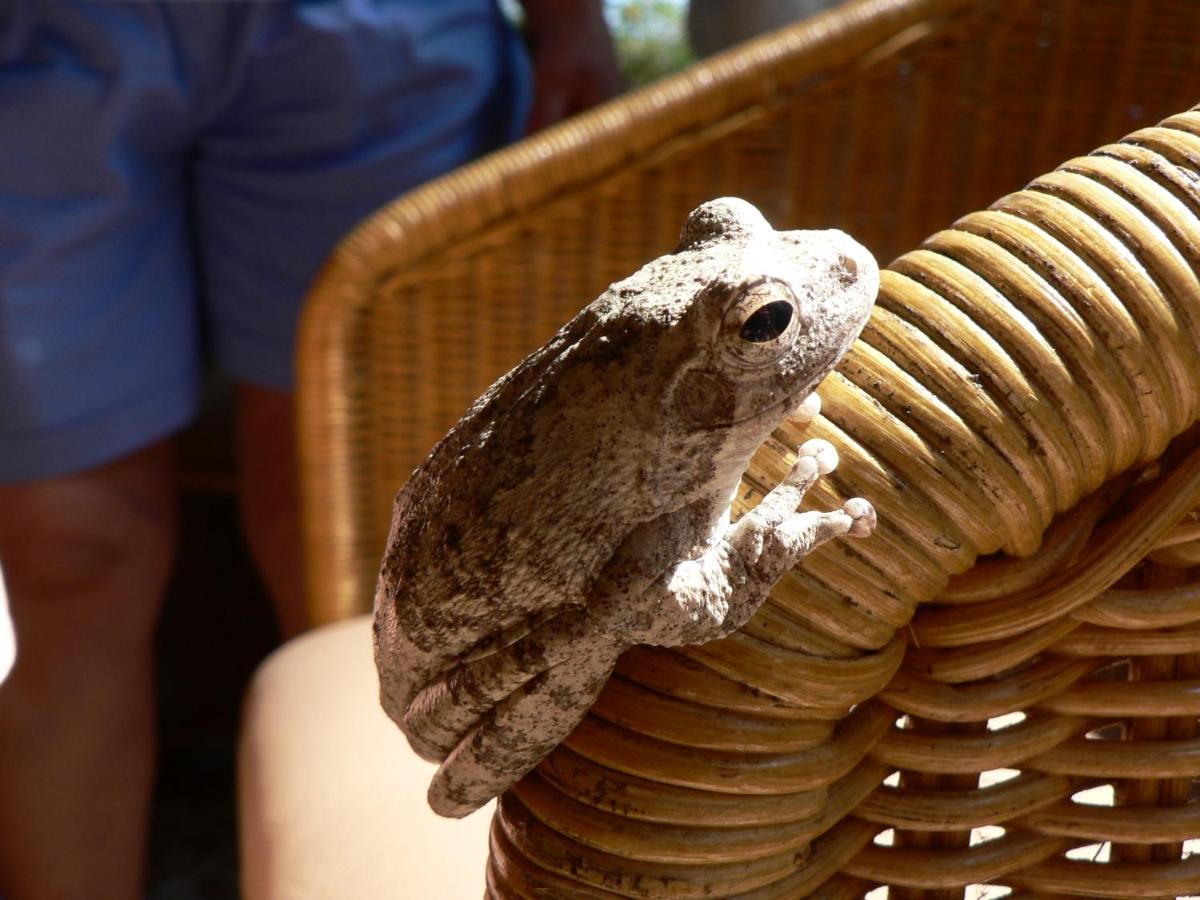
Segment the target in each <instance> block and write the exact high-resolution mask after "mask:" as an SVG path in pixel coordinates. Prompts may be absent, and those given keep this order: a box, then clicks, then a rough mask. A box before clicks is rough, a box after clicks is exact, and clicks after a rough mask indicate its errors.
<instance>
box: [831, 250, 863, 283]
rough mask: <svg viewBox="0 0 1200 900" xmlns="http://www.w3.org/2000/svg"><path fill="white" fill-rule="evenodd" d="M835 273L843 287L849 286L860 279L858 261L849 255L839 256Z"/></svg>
mask: <svg viewBox="0 0 1200 900" xmlns="http://www.w3.org/2000/svg"><path fill="white" fill-rule="evenodd" d="M834 275H835V276H836V277H837V280H838V282H839V283H840V284H841V285H842V286H843V287H849V286H850V285H852V284H854V282H856V281H857V280H858V263H856V262H855V261H854V260H853V259H851V258H850V257H849V256H839V257H838V261H837V265H836V266H834Z"/></svg>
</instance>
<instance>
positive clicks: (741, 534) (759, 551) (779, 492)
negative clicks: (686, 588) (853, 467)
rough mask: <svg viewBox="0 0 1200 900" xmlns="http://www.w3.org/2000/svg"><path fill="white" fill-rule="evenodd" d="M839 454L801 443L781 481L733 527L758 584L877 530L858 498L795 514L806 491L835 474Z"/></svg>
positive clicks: (819, 443) (823, 444) (823, 445)
mask: <svg viewBox="0 0 1200 900" xmlns="http://www.w3.org/2000/svg"><path fill="white" fill-rule="evenodd" d="M837 464H838V454H837V450H836V449H834V446H833V445H832V444H830V443H829V442H828V441H824V440H820V439H814V440H811V441H805V442H804V443H803V444H802V445H801V446H800V448H799V450H798V451H797V457H796V461H795V463H794V464H793V465H792V468H791V471H790V472H788V474H787V477H785V478H784V479H783V481H781V482H780V483H779V484H778V485H777V486H776V487H775V488H774V489H773V490H772V491H771V492H770V493H768V494H767V495H766V496H765V497H764V498H763V499H762V501H761V502H760V503H759V504H758V506H756V507H755V508H754V509H752V510H750V511H749V512H748V513H746V515H745V516H743V517H742V519H740V520H739V521H738V523H737V524H736V525H735V526H734V529H733V533H732V542H733V544H734V546H735V547H737V548H738V549H739V550H740V551H741V552H742V553H743V558H744V560H745V562H746V563H747V564H749V565H750V566H751V567H752V568H753V569H754V570H755V571H756V572H757V574H758V576H759V578H760V580H765V581H768V582H770V583H772V584H773V583H774V581H775V580H776V579H778V577H779V576H780V575H782V574H783V572H785V571H786V570H787V569H789V568H791V567H792V566H793V565H795V564H796V562H798V561H799V560H800V559H801V558H802V557H804V556H805V555H807V554H808V553H810V552H812V551H813V550H815V549H816V548H817V547H818V546H820V545H821V544H823V543H825V542H826V541H828V540H830V539H832V538H835V537H840V536H842V535H851V536H853V537H865V536H866V535H869V534H871V532H872V531H873V530H874V528H875V509H874V507H872V506H871V504H870V503H869V502H867V501H866V500H864V499H862V498H861V497H855V498H853V499H851V500H848V501H846V503H845V505H844V506H843V507H842V508H841V509H839V510H834V511H832V512H799V511H798V509H799V506H800V503H801V501H802V500H803V499H804V495H805V494H806V493H807V492H808V490H809V489H810V488H811V487H812V486H813V485H814V484H816V482H817V481H818V480H819V479H820V477H821V476H822V475H827V474H829V473H830V472H832V471H834V469H836V468H837Z"/></svg>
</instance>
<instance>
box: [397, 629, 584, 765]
mask: <svg viewBox="0 0 1200 900" xmlns="http://www.w3.org/2000/svg"><path fill="white" fill-rule="evenodd" d="M586 639H587V633H586V613H585V611H584V610H583V609H582V608H581V607H576V608H571V609H568V610H566V611H564V612H561V613H559V614H558V615H556V616H554V617H552V618H550V619H548V620H547V621H545V622H542V623H541V624H540V625H537V626H536V627H534V628H533V629H532V630H531V631H528V632H526V633H525V634H524V635H521V636H520V637H517V638H516V639H515V640H508V641H506V642H503V643H500V644H499V645H498V646H496V647H495V648H489V649H490V652H487V653H486V654H483V655H473V654H471V653H467V654H463V656H461V657H460V658H459V660H458V661H457V662H456V663H455V664H454V665H453V666H452V667H451V668H449V669H448V670H446V671H445V672H443V673H442V675H441V676H440V677H439V678H437V679H435V680H433V681H432V682H430V683H429V684H427V685H425V686H424V687H423V688H422V689H421V690H420V691H419V692H418V693H417V694H416V696H415V697H414V698H413V699H412V701H411V702H410V703H409V705H408V708H407V709H406V710H405V711H404V715H403V718H402V720H401V722H400V726H401V728H402V729H403V731H404V733H405V734H406V735H408V740H409V743H411V744H412V746H413V749H414V750H416V751H417V753H419V754H420V755H421V756H422V757H424V758H425V759H434V760H444V759H445V758H446V756H447V754H449V753H450V752H451V751H452V750H453V749H454V748H455V746H457V745H458V744H459V742H460V741H462V739H463V736H464V735H466V734H467V733H468V732H470V730H471V729H472V728H473V727H474V726H475V725H476V724H477V723H478V722H480V720H481V719H483V718H484V717H485V716H486V714H487V713H489V711H490V710H492V709H493V708H494V707H495V706H496V705H497V704H499V703H500V702H502V701H503V700H504V699H505V698H507V697H509V696H510V695H512V694H513V693H515V692H516V691H518V690H520V689H521V688H522V687H523V686H524V685H526V684H527V683H528V682H530V681H531V680H533V679H534V678H537V677H538V676H539V675H541V674H542V673H543V672H545V671H546V670H548V669H550V668H552V667H554V666H557V665H559V664H560V663H562V662H564V661H567V660H569V659H571V658H572V657H573V656H574V655H576V654H577V653H578V652H579V651H578V647H577V644H578V642H580V641H584V640H586Z"/></svg>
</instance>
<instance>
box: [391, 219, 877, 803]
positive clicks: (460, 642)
mask: <svg viewBox="0 0 1200 900" xmlns="http://www.w3.org/2000/svg"><path fill="white" fill-rule="evenodd" d="M878 287H879V271H878V268H877V266H876V264H875V260H874V259H873V258H872V257H871V255H870V253H868V252H867V251H866V250H865V249H864V248H863V247H861V246H860V245H859V244H857V243H855V242H854V241H853V240H852V239H850V238H849V237H848V236H847V235H845V234H843V233H841V232H839V231H783V232H776V231H775V230H773V229H772V228H771V227H770V226H769V225H768V224H767V223H766V221H765V220H764V219H763V217H762V216H761V215H760V214H759V212H758V211H757V210H756V209H755V208H754V207H753V206H751V205H750V204H748V203H746V202H744V201H741V200H737V199H731V198H726V199H721V200H714V201H711V202H709V203H706V204H704V205H703V206H701V207H700V208H698V209H697V210H695V211H694V212H693V213H692V214H691V215H690V216H688V219H687V221H686V223H685V224H684V227H683V234H682V236H681V238H680V242H679V246H678V247H677V248H676V249H675V251H674V252H672V253H670V254H668V255H666V256H663V257H661V258H659V259H656V260H654V261H653V262H651V263H649V264H648V265H646V266H644V267H643V268H642V269H640V270H639V271H637V272H635V273H634V274H633V275H631V276H629V277H628V278H626V279H625V280H624V281H620V282H617V283H616V284H614V285H612V287H610V288H609V289H608V290H607V291H605V292H604V293H603V294H602V295H601V296H600V297H599V299H597V300H596V301H595V302H593V303H592V304H591V305H589V306H588V307H586V308H585V309H584V310H583V311H582V312H580V313H579V314H578V315H577V316H576V317H575V318H574V319H572V320H571V321H570V322H568V323H567V324H566V325H565V326H564V327H563V328H562V329H561V330H560V331H559V332H558V333H557V334H556V335H555V336H554V337H553V338H552V339H551V340H550V342H549V343H548V344H546V345H545V346H544V347H542V348H541V349H540V350H538V351H537V352H535V353H534V354H533V355H531V356H529V357H528V358H527V359H526V360H525V361H524V362H522V363H521V364H520V365H518V366H517V367H516V368H515V369H513V370H512V371H511V372H509V373H508V374H507V375H505V376H504V377H503V378H501V379H500V380H499V381H497V382H496V383H495V384H494V385H492V387H491V388H489V389H488V391H487V393H485V394H484V395H483V396H482V397H480V398H479V400H478V401H476V403H475V404H474V406H472V407H471V408H470V410H468V411H467V413H466V415H465V416H463V418H462V420H461V421H460V422H459V423H458V424H457V425H456V426H455V427H454V428H453V430H451V431H450V433H449V434H447V435H446V437H445V438H443V439H442V441H441V442H440V443H439V444H438V445H437V447H436V448H435V449H434V451H433V453H432V455H431V456H430V457H429V459H428V460H426V461H425V463H424V464H422V465H421V466H420V467H419V468H418V469H417V470H416V471H415V472H414V473H413V476H412V478H411V479H410V480H409V482H408V483H407V484H406V485H405V486H404V488H403V489H402V490H401V491H400V493H399V495H398V496H397V498H396V506H395V513H394V516H393V519H392V526H391V532H390V534H389V536H388V544H387V551H386V554H385V556H384V560H383V567H382V572H381V575H380V579H379V588H378V592H377V595H376V600H375V655H376V662H377V665H378V668H379V674H380V680H381V693H382V700H383V706H384V708H385V709H386V710H387V712H388V714H389V715H390V716H391V717H392V718H393V719H394V720H395V721H396V722H397V723H398V724H399V726H400V728H401V729H403V731H404V733H405V734H406V735H407V736H408V739H409V742H410V743H411V744H412V746H413V747H414V748H415V749H416V751H417V752H418V753H419V754H420V755H421V756H423V757H425V758H426V759H429V760H433V761H437V762H441V768H440V769H439V770H438V771H437V774H436V775H435V776H434V779H433V783H432V785H431V787H430V790H429V802H430V805H431V806H432V807H433V809H434V810H435V811H436V812H438V813H441V814H442V815H447V816H464V815H467V814H468V813H470V812H472V811H473V810H475V809H477V808H478V807H479V806H481V805H482V804H484V803H485V802H487V800H489V799H490V798H491V797H493V796H496V795H497V794H499V793H500V792H501V791H503V790H504V789H505V788H507V787H508V786H509V785H511V784H512V783H513V782H515V781H516V780H517V779H519V778H520V777H521V776H522V775H524V774H525V773H526V772H528V771H529V770H530V769H531V768H533V766H535V765H536V764H537V763H538V761H539V760H541V759H542V757H544V756H545V755H546V754H547V753H549V752H550V750H552V749H553V748H554V747H555V745H557V744H558V743H559V742H560V741H561V740H562V739H563V738H564V737H566V735H567V734H568V733H569V732H570V731H571V729H572V728H573V727H574V726H575V725H576V724H577V723H578V722H579V720H580V719H581V718H582V717H583V715H584V713H585V712H586V711H587V709H588V707H589V706H590V705H591V704H592V702H593V701H594V700H595V698H596V695H597V694H598V693H599V691H600V689H601V687H602V686H603V685H604V682H605V679H606V678H607V677H608V675H609V673H610V672H611V671H612V668H613V665H614V664H615V663H616V660H617V657H618V656H619V655H620V653H621V652H622V651H623V650H624V649H625V648H627V647H630V646H632V645H634V644H658V645H666V646H673V645H679V644H696V643H701V642H704V641H711V640H713V639H715V638H719V637H722V636H724V635H727V634H729V633H730V632H732V631H734V630H735V629H737V628H739V627H740V626H741V625H742V624H744V623H745V622H746V621H747V620H748V619H749V618H750V616H751V615H753V614H754V612H755V610H757V609H758V607H759V606H760V605H761V604H762V602H763V600H764V599H766V597H767V593H768V592H769V591H770V590H771V587H772V586H773V585H774V584H775V582H776V581H777V580H778V579H779V578H780V577H781V576H782V575H783V573H784V572H786V571H787V570H788V569H789V568H791V567H792V566H793V565H794V564H795V563H796V561H797V560H799V559H800V558H801V557H802V556H804V555H805V554H807V553H808V552H809V551H811V550H812V549H813V548H814V547H816V546H817V545H819V544H821V543H823V542H824V541H826V540H829V539H830V538H833V537H836V536H838V535H845V534H850V535H858V536H862V535H867V534H870V532H871V530H872V528H873V527H874V523H875V513H874V510H873V509H872V508H871V505H870V504H869V503H868V502H867V501H865V500H862V499H857V498H856V499H853V500H850V501H848V502H847V503H846V504H845V506H843V507H842V509H840V510H837V511H835V512H798V511H797V506H798V504H799V502H800V500H801V498H802V497H803V496H804V492H805V491H806V490H807V489H808V488H809V487H810V486H811V485H812V484H813V483H814V482H815V481H816V480H817V479H818V478H819V477H820V475H821V474H823V473H827V472H829V471H831V470H832V469H833V467H834V466H835V465H836V464H837V454H836V452H835V451H834V449H833V446H832V445H830V444H829V443H827V442H825V441H820V440H813V441H809V442H807V443H805V444H804V445H803V446H801V447H800V448H799V456H798V458H797V459H796V462H795V465H794V466H793V468H792V470H791V473H790V474H789V475H788V476H787V478H786V479H785V480H784V481H783V483H781V484H780V485H779V486H778V487H776V488H775V489H774V490H772V491H771V492H770V493H769V494H768V495H767V496H766V497H765V498H764V499H763V500H762V502H761V503H760V504H759V505H758V506H756V507H755V508H754V509H752V510H751V511H750V512H748V513H746V514H745V515H744V516H742V517H741V518H740V519H739V520H738V521H737V522H736V523H732V524H731V522H730V504H731V502H732V499H733V496H734V493H735V492H736V490H737V488H738V481H739V478H740V476H741V475H742V473H743V472H744V471H745V469H746V466H747V465H748V463H749V461H750V456H751V454H752V453H753V452H754V451H755V449H756V448H757V447H758V446H759V445H760V444H761V443H762V442H763V441H764V440H765V439H766V438H767V436H768V435H770V434H771V432H772V430H774V429H775V428H776V427H777V426H778V425H779V424H780V423H781V422H782V421H783V420H784V419H785V418H788V417H795V416H805V415H807V416H808V417H809V418H811V416H812V415H814V414H815V411H816V409H817V406H818V403H819V401H817V400H816V397H815V395H812V396H810V394H811V392H812V390H813V388H814V387H815V386H816V384H817V382H818V381H820V380H821V378H823V377H824V376H825V375H826V374H827V373H828V372H829V371H830V370H831V369H832V368H833V367H834V365H835V364H836V363H837V362H838V360H839V359H840V358H841V357H842V355H843V354H844V353H845V352H846V350H847V349H848V348H849V346H850V344H851V342H852V341H853V340H854V339H855V338H856V337H857V336H858V333H859V332H860V331H861V330H862V328H863V325H864V324H865V323H866V320H867V316H868V314H869V312H870V309H871V304H872V303H873V302H874V299H875V294H876V292H877V290H878Z"/></svg>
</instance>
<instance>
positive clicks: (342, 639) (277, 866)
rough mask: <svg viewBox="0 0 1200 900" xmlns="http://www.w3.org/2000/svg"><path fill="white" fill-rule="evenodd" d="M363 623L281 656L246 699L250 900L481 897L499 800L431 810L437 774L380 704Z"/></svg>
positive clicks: (242, 814)
mask: <svg viewBox="0 0 1200 900" xmlns="http://www.w3.org/2000/svg"><path fill="white" fill-rule="evenodd" d="M378 698H379V687H378V680H377V678H376V675H375V665H374V662H373V660H372V655H371V621H370V616H361V617H358V618H355V619H351V620H348V621H346V622H339V623H336V624H334V625H327V626H325V627H323V628H319V629H317V630H316V631H313V632H310V633H309V634H306V635H304V636H302V637H300V638H297V639H296V640H294V641H291V642H290V643H288V644H287V645H285V646H284V647H282V648H280V649H279V650H278V651H276V652H275V653H274V654H273V655H272V656H271V657H270V658H268V659H267V660H266V661H265V662H264V663H263V664H262V666H260V667H259V670H258V672H257V673H256V674H255V677H254V680H253V682H252V683H251V686H250V690H249V692H248V694H247V697H246V705H245V711H244V716H243V720H242V735H241V739H240V746H239V750H238V815H239V820H240V842H241V857H242V859H241V865H242V876H241V877H242V891H243V896H244V897H245V898H246V900H284V898H286V900H301V898H321V900H341V898H346V900H376V898H380V900H382V898H387V900H395V898H403V897H414V898H425V897H437V898H447V900H456V898H460V897H463V898H467V897H469V898H473V900H474V898H479V897H481V896H482V895H483V892H484V868H485V865H486V861H487V832H488V827H489V824H490V822H491V818H492V808H493V806H494V803H490V804H488V805H487V806H486V807H485V808H484V809H482V810H480V811H479V812H477V813H475V814H474V815H472V816H469V817H468V818H466V819H463V820H451V819H442V818H439V817H438V816H436V815H434V814H433V813H432V812H431V811H430V809H429V807H428V806H427V805H426V803H425V791H426V788H427V787H428V785H429V779H430V777H431V776H432V775H433V772H434V769H435V767H434V766H433V765H432V764H430V763H427V762H425V761H424V760H422V759H420V758H419V757H418V756H417V755H416V754H415V753H413V752H412V750H411V749H409V746H408V742H407V741H406V740H405V739H404V736H403V735H402V734H401V733H400V731H399V729H398V728H396V726H395V725H394V724H392V722H391V721H390V720H389V719H388V718H387V716H386V715H385V714H384V712H383V710H382V709H380V707H379V699H378Z"/></svg>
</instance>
